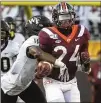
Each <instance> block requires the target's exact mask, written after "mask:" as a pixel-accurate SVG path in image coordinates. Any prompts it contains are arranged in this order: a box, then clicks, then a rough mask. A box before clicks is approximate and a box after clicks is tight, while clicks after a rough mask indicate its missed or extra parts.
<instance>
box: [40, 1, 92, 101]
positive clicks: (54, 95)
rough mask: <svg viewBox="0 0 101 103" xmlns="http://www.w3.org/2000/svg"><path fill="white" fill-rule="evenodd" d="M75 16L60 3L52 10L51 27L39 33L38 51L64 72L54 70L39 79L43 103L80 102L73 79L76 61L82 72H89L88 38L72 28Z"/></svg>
mask: <svg viewBox="0 0 101 103" xmlns="http://www.w3.org/2000/svg"><path fill="white" fill-rule="evenodd" d="M75 18H76V13H75V11H74V8H73V7H72V5H70V4H68V3H66V2H61V3H59V4H57V5H55V6H54V7H53V11H52V19H53V23H54V25H53V26H52V27H47V28H43V29H42V30H41V31H40V32H39V43H40V48H41V49H42V50H44V51H45V52H48V53H50V54H52V55H53V56H54V57H56V58H58V60H61V61H62V62H63V63H64V64H65V65H66V67H65V69H61V68H57V67H55V68H54V69H53V70H52V72H51V74H50V75H49V76H47V77H45V78H44V79H43V85H44V87H45V92H46V99H47V102H80V92H79V90H78V87H77V80H76V77H75V74H76V71H77V69H78V65H79V64H78V61H80V65H81V67H82V70H83V71H85V72H86V73H89V72H90V70H91V69H90V58H89V53H88V40H89V39H90V34H89V32H88V30H87V28H85V27H84V26H83V25H75Z"/></svg>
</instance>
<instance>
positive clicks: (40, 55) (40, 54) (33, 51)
mask: <svg viewBox="0 0 101 103" xmlns="http://www.w3.org/2000/svg"><path fill="white" fill-rule="evenodd" d="M26 53H27V56H28V57H31V58H33V59H34V58H36V59H38V60H40V61H47V62H50V63H52V64H54V65H56V66H59V67H64V66H65V64H64V63H63V62H61V61H59V60H58V59H56V58H55V57H53V56H52V55H51V54H49V53H46V52H44V51H43V50H41V49H40V47H38V46H30V47H28V48H27V52H26Z"/></svg>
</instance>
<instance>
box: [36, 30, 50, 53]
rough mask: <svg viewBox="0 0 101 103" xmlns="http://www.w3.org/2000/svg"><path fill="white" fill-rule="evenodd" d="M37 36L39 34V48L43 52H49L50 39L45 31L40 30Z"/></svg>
mask: <svg viewBox="0 0 101 103" xmlns="http://www.w3.org/2000/svg"><path fill="white" fill-rule="evenodd" d="M38 36H39V46H40V48H41V49H42V50H43V51H45V52H48V53H51V51H52V47H51V42H52V41H51V38H50V37H49V35H48V34H47V33H46V32H44V31H42V30H41V31H40V32H39V35H38Z"/></svg>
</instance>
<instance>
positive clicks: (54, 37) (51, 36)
mask: <svg viewBox="0 0 101 103" xmlns="http://www.w3.org/2000/svg"><path fill="white" fill-rule="evenodd" d="M88 40H89V32H88V31H87V29H86V28H85V27H84V26H83V25H74V26H73V27H72V32H71V34H69V35H67V36H66V35H64V34H62V33H60V32H59V31H58V29H57V28H56V27H55V26H53V27H48V28H43V29H42V30H41V31H40V33H39V44H40V47H41V49H42V50H44V51H45V52H48V53H50V54H52V55H53V56H54V57H56V58H58V59H59V60H61V61H62V62H63V63H65V64H66V66H67V69H66V73H67V74H65V75H69V78H68V76H67V80H66V81H69V80H71V79H73V78H74V76H75V73H76V71H77V65H78V64H77V61H78V56H79V55H80V54H81V52H88ZM59 74H60V68H54V69H53V71H52V73H51V75H49V77H51V78H53V79H56V80H60V81H61V79H60V78H59ZM62 81H64V80H62Z"/></svg>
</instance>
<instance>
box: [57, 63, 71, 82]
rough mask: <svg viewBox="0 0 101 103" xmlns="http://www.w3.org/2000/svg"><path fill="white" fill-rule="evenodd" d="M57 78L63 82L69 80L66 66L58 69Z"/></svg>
mask: <svg viewBox="0 0 101 103" xmlns="http://www.w3.org/2000/svg"><path fill="white" fill-rule="evenodd" d="M58 78H59V79H61V81H64V82H66V81H68V80H69V73H68V68H67V67H66V65H64V67H61V68H60V75H59V77H58Z"/></svg>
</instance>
